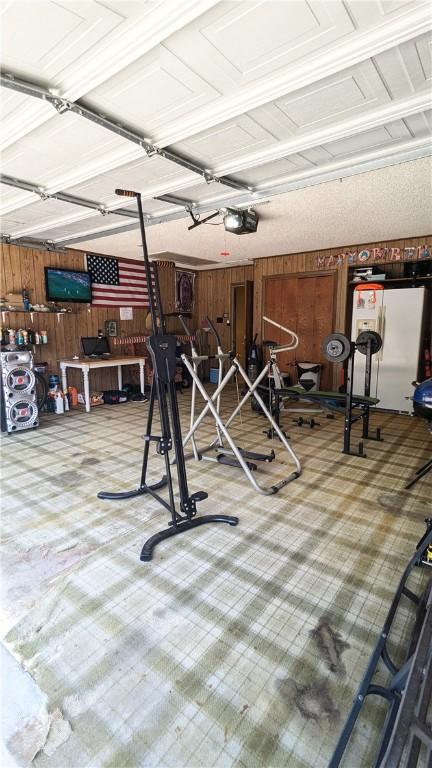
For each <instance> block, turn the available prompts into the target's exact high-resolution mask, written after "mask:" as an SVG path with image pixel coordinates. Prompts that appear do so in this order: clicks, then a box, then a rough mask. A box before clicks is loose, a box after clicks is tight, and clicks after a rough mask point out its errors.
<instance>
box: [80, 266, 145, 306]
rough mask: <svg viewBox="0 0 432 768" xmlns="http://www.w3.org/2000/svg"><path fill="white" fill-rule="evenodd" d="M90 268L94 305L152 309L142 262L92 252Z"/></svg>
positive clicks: (88, 267)
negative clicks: (97, 254) (149, 307)
mask: <svg viewBox="0 0 432 768" xmlns="http://www.w3.org/2000/svg"><path fill="white" fill-rule="evenodd" d="M87 269H88V271H89V272H90V277H91V287H92V302H91V303H92V306H95V307H148V306H149V296H148V288H147V279H146V273H145V266H144V264H143V263H142V262H140V261H135V260H134V259H114V258H111V257H108V256H96V255H94V254H92V253H88V254H87ZM151 269H152V271H153V268H151Z"/></svg>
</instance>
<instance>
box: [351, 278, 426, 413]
mask: <svg viewBox="0 0 432 768" xmlns="http://www.w3.org/2000/svg"><path fill="white" fill-rule="evenodd" d="M424 299H425V289H424V287H422V288H403V289H395V288H394V289H391V288H390V289H388V288H384V290H383V289H380V287H379V286H377V287H376V288H373V287H372V286H370V287H369V286H368V289H367V290H355V291H354V301H353V316H352V326H351V339H352V341H355V340H356V338H357V336H358V335H359V333H360V332H361V331H363V330H372V331H378V333H379V334H380V336H381V337H382V340H383V345H382V348H381V350H380V351H379V352H378V353H377V354H375V355H373V357H372V378H371V397H377V398H379V401H380V402H379V405H378V408H387V409H389V410H394V411H403V412H405V413H412V412H413V407H412V401H411V400H410V397H411V396H412V392H413V387H412V382H413V381H415V379H416V378H417V372H418V365H419V359H420V353H421V338H422V323H423V308H424ZM365 363H366V355H362V354H360V353H359V352H356V355H355V361H354V392H355V393H356V394H361V393H362V392H363V391H364V375H365Z"/></svg>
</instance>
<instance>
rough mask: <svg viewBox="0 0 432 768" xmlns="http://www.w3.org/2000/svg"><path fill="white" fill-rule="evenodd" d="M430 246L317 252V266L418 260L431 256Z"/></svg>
mask: <svg viewBox="0 0 432 768" xmlns="http://www.w3.org/2000/svg"><path fill="white" fill-rule="evenodd" d="M431 250H432V249H431V246H430V245H419V246H417V247H415V246H411V247H409V248H370V249H369V250H368V249H367V248H364V249H362V250H349V251H343V252H342V253H338V254H337V255H336V256H332V255H329V256H323V255H321V254H317V257H316V266H317V267H324V268H327V267H339V266H341V265H342V264H348V265H349V266H354V265H358V264H374V263H376V262H383V261H384V262H392V261H411V260H413V261H419V260H420V259H430V258H431Z"/></svg>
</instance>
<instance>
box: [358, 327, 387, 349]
mask: <svg viewBox="0 0 432 768" xmlns="http://www.w3.org/2000/svg"><path fill="white" fill-rule="evenodd" d="M369 341H370V343H371V354H372V355H376V353H377V352H379V351H380V349H381V347H382V339H381V336H380V335H379V333H377V332H376V331H362V332H361V333H359V335H358V336H357V341H356V348H357V350H358V351H359V352H361V354H362V355H365V354H366V353H367V347H368V342H369Z"/></svg>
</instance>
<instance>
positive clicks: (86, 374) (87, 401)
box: [82, 366, 90, 413]
mask: <svg viewBox="0 0 432 768" xmlns="http://www.w3.org/2000/svg"><path fill="white" fill-rule="evenodd" d="M89 370H90V369H89V368H88V367H87V366H83V369H82V372H83V381H84V401H85V409H86V411H87V413H90V386H89Z"/></svg>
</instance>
